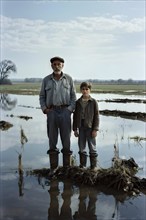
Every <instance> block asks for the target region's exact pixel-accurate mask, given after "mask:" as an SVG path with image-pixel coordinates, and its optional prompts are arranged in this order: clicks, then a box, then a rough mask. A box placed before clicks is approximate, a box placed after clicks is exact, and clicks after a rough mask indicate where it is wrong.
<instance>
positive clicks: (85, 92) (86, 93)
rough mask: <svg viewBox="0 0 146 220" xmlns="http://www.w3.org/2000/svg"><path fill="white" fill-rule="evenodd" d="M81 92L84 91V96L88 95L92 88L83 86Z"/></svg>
mask: <svg viewBox="0 0 146 220" xmlns="http://www.w3.org/2000/svg"><path fill="white" fill-rule="evenodd" d="M81 93H82V95H83V97H88V96H89V94H90V89H89V88H88V87H82V88H81Z"/></svg>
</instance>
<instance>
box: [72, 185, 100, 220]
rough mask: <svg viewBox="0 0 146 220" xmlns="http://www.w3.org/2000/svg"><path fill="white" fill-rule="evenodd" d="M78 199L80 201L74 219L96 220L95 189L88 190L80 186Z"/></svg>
mask: <svg viewBox="0 0 146 220" xmlns="http://www.w3.org/2000/svg"><path fill="white" fill-rule="evenodd" d="M78 199H79V205H78V211H76V212H75V214H74V219H75V220H80V219H90V220H96V219H97V215H96V201H97V193H96V191H95V189H94V188H92V187H88V188H86V187H83V186H80V188H79V197H78Z"/></svg>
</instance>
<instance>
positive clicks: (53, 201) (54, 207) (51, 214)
mask: <svg viewBox="0 0 146 220" xmlns="http://www.w3.org/2000/svg"><path fill="white" fill-rule="evenodd" d="M48 192H49V194H50V207H49V209H48V220H58V219H59V203H58V195H59V188H58V181H57V180H55V181H53V182H51V186H50V190H49V191H48Z"/></svg>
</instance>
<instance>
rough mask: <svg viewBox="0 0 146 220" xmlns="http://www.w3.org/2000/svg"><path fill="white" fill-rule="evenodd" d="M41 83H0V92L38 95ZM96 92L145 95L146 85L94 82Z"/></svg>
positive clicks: (77, 87)
mask: <svg viewBox="0 0 146 220" xmlns="http://www.w3.org/2000/svg"><path fill="white" fill-rule="evenodd" d="M75 86H76V91H77V92H79V91H80V90H79V84H76V85H75ZM40 87H41V83H15V84H13V85H0V93H11V94H24V95H25V94H27V95H29V94H30V95H38V94H39V91H40ZM92 92H94V93H117V94H135V95H145V94H146V93H145V92H146V87H145V85H140V84H134V85H118V84H117V85H112V84H93V85H92Z"/></svg>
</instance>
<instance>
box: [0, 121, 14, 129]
mask: <svg viewBox="0 0 146 220" xmlns="http://www.w3.org/2000/svg"><path fill="white" fill-rule="evenodd" d="M11 127H13V125H12V124H11V123H9V122H7V121H0V130H2V131H6V130H8V129H9V128H11Z"/></svg>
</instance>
